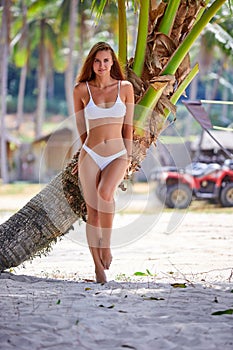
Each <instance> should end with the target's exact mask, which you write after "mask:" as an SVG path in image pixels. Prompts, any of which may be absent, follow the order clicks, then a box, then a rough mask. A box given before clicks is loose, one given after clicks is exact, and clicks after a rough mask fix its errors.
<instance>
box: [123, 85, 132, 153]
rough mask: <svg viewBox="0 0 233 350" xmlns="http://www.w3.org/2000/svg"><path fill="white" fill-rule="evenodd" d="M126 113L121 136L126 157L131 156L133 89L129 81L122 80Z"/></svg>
mask: <svg viewBox="0 0 233 350" xmlns="http://www.w3.org/2000/svg"><path fill="white" fill-rule="evenodd" d="M124 91H125V104H126V114H125V118H124V124H123V128H122V136H123V139H124V143H125V148H126V150H127V154H128V157H132V142H133V117H134V91H133V85H132V84H131V83H130V82H129V81H124Z"/></svg>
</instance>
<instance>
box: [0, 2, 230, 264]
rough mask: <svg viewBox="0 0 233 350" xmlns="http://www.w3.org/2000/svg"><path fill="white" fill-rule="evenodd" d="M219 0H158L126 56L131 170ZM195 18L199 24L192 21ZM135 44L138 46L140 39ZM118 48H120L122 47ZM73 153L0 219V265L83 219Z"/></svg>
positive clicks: (172, 99) (188, 73)
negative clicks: (132, 106) (133, 53)
mask: <svg viewBox="0 0 233 350" xmlns="http://www.w3.org/2000/svg"><path fill="white" fill-rule="evenodd" d="M141 1H144V0H141ZM147 1H149V0H146V1H145V2H147ZM101 2H103V1H101ZM224 2H225V0H215V1H214V2H213V4H212V6H211V7H210V8H209V9H208V10H207V11H205V13H204V14H203V16H201V14H202V12H203V8H204V2H203V1H202V0H199V1H198V0H197V1H191V0H190V1H189V0H170V1H169V2H168V3H169V4H170V6H167V4H168V3H167V2H164V1H162V2H161V3H160V4H159V6H157V7H156V8H154V9H152V10H153V11H151V12H150V14H149V15H150V26H148V27H149V32H148V35H147V45H146V52H141V50H138V53H137V55H142V59H143V62H144V66H143V67H142V66H141V65H140V64H138V63H137V62H139V63H140V59H139V61H138V57H135V60H132V61H129V62H127V67H126V70H127V75H128V79H129V80H131V82H132V83H133V86H134V92H135V101H136V103H137V105H138V106H139V109H138V111H139V113H138V115H137V108H136V118H135V133H134V144H133V161H132V166H131V169H130V170H131V172H132V173H133V172H134V171H136V170H137V169H138V168H139V167H140V163H141V161H142V160H143V159H144V158H145V156H146V151H147V149H148V147H149V146H150V144H151V143H152V142H155V141H156V139H157V137H158V135H159V133H160V132H161V130H162V128H163V124H164V122H165V120H166V117H167V115H168V114H169V113H170V111H172V112H175V108H174V104H175V103H176V102H177V100H178V98H179V97H180V96H181V94H182V93H183V91H184V90H185V88H186V87H187V85H188V84H189V83H190V81H191V80H192V79H193V77H194V76H195V75H196V73H197V71H198V69H197V67H196V66H195V67H194V68H193V69H192V70H190V68H189V58H188V50H189V49H190V47H191V44H192V43H193V42H194V40H195V39H196V38H197V36H198V35H199V33H200V30H201V29H203V28H204V26H205V25H206V24H207V23H208V21H209V20H210V19H211V18H212V17H213V16H214V14H215V13H216V12H217V10H218V9H219V8H220V7H221V5H222V4H223V3H224ZM119 3H120V2H119ZM188 5H189V6H188ZM187 6H188V7H187ZM176 9H177V12H176V16H174V13H173V12H174V10H176ZM188 9H189V11H188ZM143 10H146V11H147V8H145V7H143ZM172 13H173V16H171V14H172ZM163 16H168V21H167V20H163V21H161V18H162V17H163ZM199 18H200V21H199V24H198V25H196V23H197V19H199ZM169 21H170V23H171V26H172V28H170V29H168V28H167V26H166V25H167V23H169ZM177 38H180V39H179V40H177ZM185 38H187V39H185ZM140 40H142V38H141V37H140ZM139 47H144V45H143V43H142V45H139ZM122 52H123V53H124V52H125V50H124V48H123V51H122ZM177 52H178V54H177ZM123 59H124V54H122V60H123ZM134 62H136V64H135V63H134ZM134 69H135V71H134ZM139 75H140V76H139ZM148 107H149V108H148ZM151 111H152V112H151ZM145 126H146V127H145ZM78 156H79V154H78V153H77V154H76V155H74V157H73V159H72V160H71V162H70V163H69V164H68V165H67V167H66V169H65V170H64V171H63V172H62V173H60V174H58V175H57V177H55V179H53V180H52V181H51V182H50V184H48V185H47V186H46V187H45V188H44V189H43V190H42V191H41V192H40V193H39V194H38V195H37V196H35V197H34V198H33V199H32V200H31V201H30V202H29V203H27V204H26V205H25V207H23V208H22V209H21V210H20V211H19V212H18V213H16V214H15V215H13V216H12V217H11V218H10V219H9V220H8V221H6V222H5V223H3V224H2V225H0V270H5V269H7V268H9V267H13V266H17V265H19V264H20V263H22V262H23V261H25V260H27V259H29V258H32V257H33V256H35V255H38V254H40V252H43V251H45V252H46V250H49V248H50V247H51V243H52V242H54V241H56V239H57V237H59V236H62V235H64V234H65V233H66V232H67V231H68V230H69V229H70V227H71V226H72V224H73V223H74V222H75V221H77V220H78V219H83V220H85V218H86V207H85V202H84V200H83V197H82V193H81V190H80V187H79V179H78V176H77V175H72V174H71V171H72V169H73V166H75V165H76V164H77V161H78ZM128 175H129V174H127V175H126V177H128Z"/></svg>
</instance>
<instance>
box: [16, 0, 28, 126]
mask: <svg viewBox="0 0 233 350" xmlns="http://www.w3.org/2000/svg"><path fill="white" fill-rule="evenodd" d="M22 16H23V27H22V37H21V41H20V42H21V45H22V47H23V48H25V47H27V36H28V25H27V6H26V4H25V2H24V1H22ZM27 64H28V58H26V62H25V64H24V66H23V67H22V68H21V72H20V82H19V93H18V101H17V121H16V128H17V129H19V127H20V125H21V123H22V121H23V104H24V95H25V87H26V79H27V68H28V67H27Z"/></svg>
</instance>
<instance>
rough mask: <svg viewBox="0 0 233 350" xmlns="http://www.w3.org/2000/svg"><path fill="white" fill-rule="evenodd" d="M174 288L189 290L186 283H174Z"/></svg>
mask: <svg viewBox="0 0 233 350" xmlns="http://www.w3.org/2000/svg"><path fill="white" fill-rule="evenodd" d="M171 286H172V287H173V288H187V286H186V283H172V284H171Z"/></svg>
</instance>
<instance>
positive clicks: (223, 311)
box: [211, 309, 233, 316]
mask: <svg viewBox="0 0 233 350" xmlns="http://www.w3.org/2000/svg"><path fill="white" fill-rule="evenodd" d="M211 315H214V316H218V315H233V309H227V310H222V311H216V312H213V313H212V314H211Z"/></svg>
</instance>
